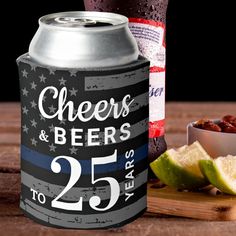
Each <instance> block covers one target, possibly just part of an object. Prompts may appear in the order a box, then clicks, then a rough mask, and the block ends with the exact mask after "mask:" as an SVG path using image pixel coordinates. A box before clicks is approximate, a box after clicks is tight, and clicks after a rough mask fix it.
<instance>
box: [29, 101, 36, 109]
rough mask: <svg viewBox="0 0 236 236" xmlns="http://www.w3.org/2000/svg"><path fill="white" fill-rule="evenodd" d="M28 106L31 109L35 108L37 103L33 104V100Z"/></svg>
mask: <svg viewBox="0 0 236 236" xmlns="http://www.w3.org/2000/svg"><path fill="white" fill-rule="evenodd" d="M30 104H31V108H36V106H37V103H35V101H34V100H33V101H32V102H30Z"/></svg>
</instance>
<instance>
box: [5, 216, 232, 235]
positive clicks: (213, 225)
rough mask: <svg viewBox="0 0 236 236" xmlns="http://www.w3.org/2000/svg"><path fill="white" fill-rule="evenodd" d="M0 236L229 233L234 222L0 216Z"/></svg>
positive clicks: (149, 218) (150, 218) (152, 217)
mask: <svg viewBox="0 0 236 236" xmlns="http://www.w3.org/2000/svg"><path fill="white" fill-rule="evenodd" d="M0 229H1V236H9V235H17V236H25V235H43V236H53V235H56V236H71V235H79V236H83V235H86V236H87V235H94V236H106V235H109V236H117V235H122V236H158V235H165V236H173V235H176V236H177V235H180V236H189V235H191V236H209V235H210V236H211V235H214V236H232V235H235V232H236V224H235V222H230V221H228V222H219V221H212V222H208V221H202V220H189V219H182V218H157V217H154V216H150V217H141V218H139V219H137V220H136V221H134V222H132V223H130V224H128V225H126V226H124V227H122V228H117V229H108V230H66V229H55V228H49V227H45V226H42V225H39V224H37V223H35V222H33V221H31V220H30V219H28V218H26V217H21V216H16V217H0Z"/></svg>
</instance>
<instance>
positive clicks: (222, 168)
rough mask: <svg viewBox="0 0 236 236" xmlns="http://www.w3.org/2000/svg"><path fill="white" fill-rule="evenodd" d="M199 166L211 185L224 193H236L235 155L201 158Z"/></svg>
mask: <svg viewBox="0 0 236 236" xmlns="http://www.w3.org/2000/svg"><path fill="white" fill-rule="evenodd" d="M199 166H200V169H201V171H202V173H203V174H204V176H206V178H207V179H208V180H209V182H210V183H211V184H212V185H214V186H215V187H216V188H218V189H219V190H221V191H222V192H224V193H229V194H233V195H236V156H231V155H228V156H226V157H218V158H216V159H215V160H201V161H199Z"/></svg>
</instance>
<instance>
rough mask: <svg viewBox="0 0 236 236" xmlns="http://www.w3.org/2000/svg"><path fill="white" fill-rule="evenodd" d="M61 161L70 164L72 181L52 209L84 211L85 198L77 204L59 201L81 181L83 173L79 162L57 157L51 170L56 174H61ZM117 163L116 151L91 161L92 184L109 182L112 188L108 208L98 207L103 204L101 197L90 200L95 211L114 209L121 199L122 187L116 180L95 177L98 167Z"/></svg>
mask: <svg viewBox="0 0 236 236" xmlns="http://www.w3.org/2000/svg"><path fill="white" fill-rule="evenodd" d="M59 159H65V160H67V161H68V162H69V164H70V167H71V173H70V179H69V181H68V183H67V185H66V187H65V188H64V189H63V191H62V192H61V193H60V194H59V195H58V196H57V197H56V198H55V199H54V200H52V202H51V205H52V207H55V208H60V209H64V210H71V211H82V210H83V197H80V198H79V201H78V202H75V203H74V202H73V203H69V202H63V201H60V200H59V199H60V198H61V197H62V196H63V195H64V194H66V193H67V192H68V191H69V190H70V189H71V188H72V187H73V186H74V185H75V184H76V182H77V181H78V180H79V178H80V176H81V172H82V169H81V165H80V163H79V161H78V160H76V159H75V158H73V157H69V156H57V157H55V158H54V159H53V160H52V163H51V169H52V171H53V172H54V173H60V172H61V165H60V164H59V163H58V162H57V161H58V160H59ZM116 161H117V150H115V152H114V153H113V154H112V155H110V156H105V157H94V158H92V160H91V183H92V184H96V183H97V182H99V181H107V182H108V184H109V185H110V188H111V196H110V202H109V204H108V205H107V206H106V207H104V208H99V207H98V205H99V204H100V203H101V198H100V197H99V196H92V197H91V198H90V199H89V205H90V207H91V208H93V209H94V210H97V211H106V210H108V209H110V208H111V207H113V206H114V205H115V204H116V202H117V200H118V198H119V194H120V186H119V183H118V182H117V180H116V179H114V178H112V177H103V178H98V179H95V177H94V167H95V166H96V165H104V164H108V163H112V162H116Z"/></svg>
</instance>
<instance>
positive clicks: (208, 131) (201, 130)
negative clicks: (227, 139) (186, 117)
mask: <svg viewBox="0 0 236 236" xmlns="http://www.w3.org/2000/svg"><path fill="white" fill-rule="evenodd" d="M209 120H211V121H214V122H217V121H220V119H209ZM196 122H198V120H196V121H192V122H190V123H188V125H187V130H188V128H192V129H194V130H198V131H199V132H206V133H214V134H215V135H226V136H236V133H225V132H216V131H211V130H205V129H200V128H197V127H194V126H193V125H194V124H195V123H196Z"/></svg>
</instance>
